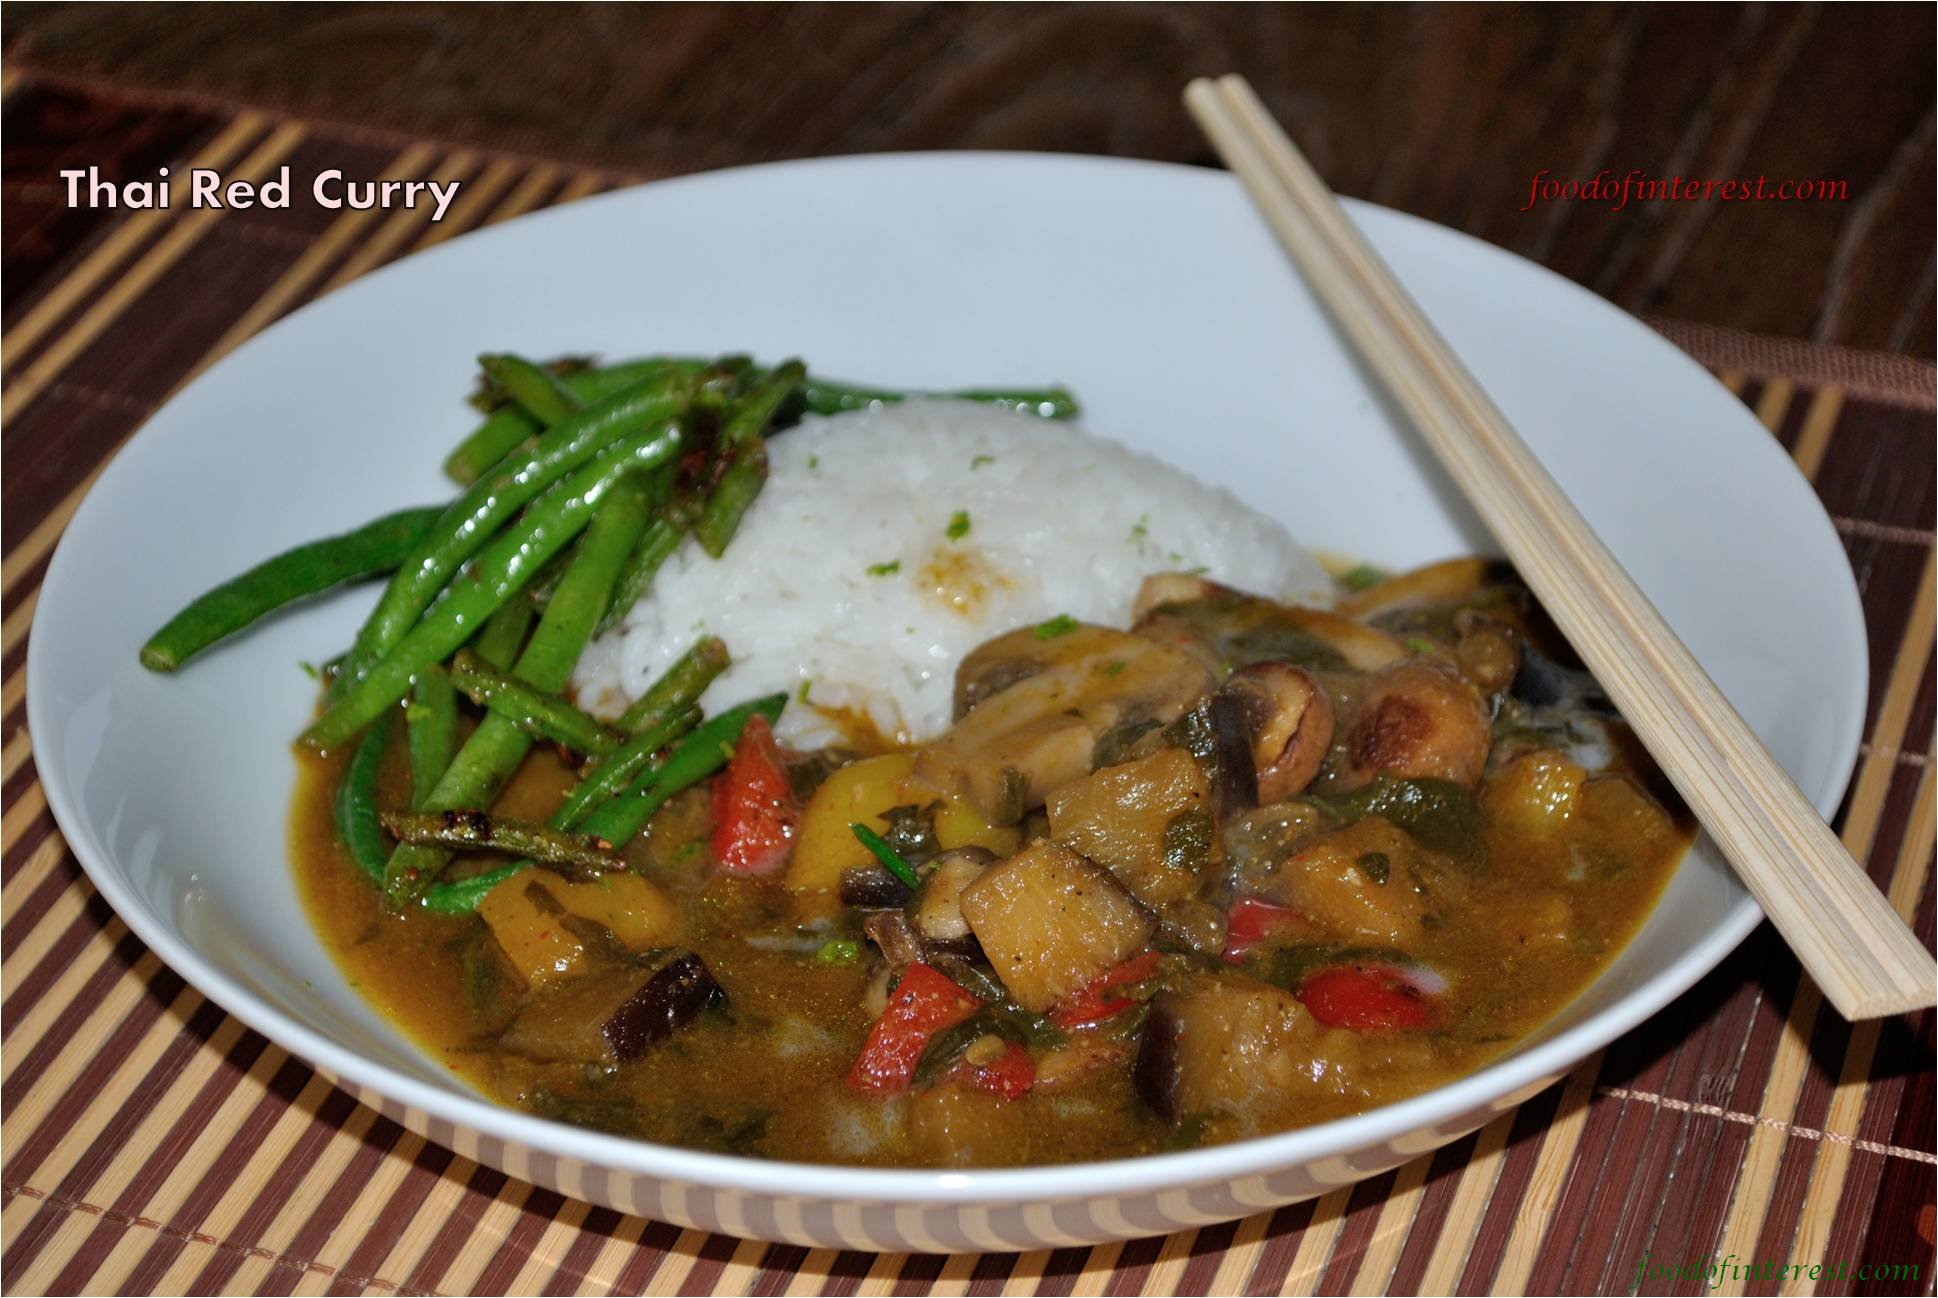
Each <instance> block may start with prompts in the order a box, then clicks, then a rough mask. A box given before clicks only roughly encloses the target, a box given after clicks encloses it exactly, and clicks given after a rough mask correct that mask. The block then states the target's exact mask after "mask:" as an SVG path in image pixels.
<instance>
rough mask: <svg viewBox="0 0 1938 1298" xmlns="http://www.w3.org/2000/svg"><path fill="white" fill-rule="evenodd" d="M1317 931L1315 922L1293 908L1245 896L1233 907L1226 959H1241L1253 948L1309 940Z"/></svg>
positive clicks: (1226, 936) (1226, 930)
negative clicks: (1280, 942)
mask: <svg viewBox="0 0 1938 1298" xmlns="http://www.w3.org/2000/svg"><path fill="white" fill-rule="evenodd" d="M1313 932H1314V925H1313V923H1312V921H1311V920H1309V919H1307V918H1306V917H1305V916H1304V915H1301V914H1300V913H1299V912H1298V911H1296V910H1294V909H1293V908H1292V907H1290V906H1279V905H1275V904H1273V903H1272V902H1269V901H1263V900H1261V899H1259V898H1257V897H1241V898H1239V899H1238V901H1237V902H1236V903H1234V904H1233V906H1232V908H1231V919H1230V920H1229V921H1228V922H1227V924H1226V926H1225V959H1227V960H1237V959H1240V958H1241V957H1243V956H1244V955H1245V954H1246V953H1247V952H1248V951H1250V950H1251V949H1252V948H1253V947H1258V946H1265V945H1267V944H1270V943H1274V942H1279V941H1297V940H1301V939H1307V938H1310V937H1311V936H1312V934H1313Z"/></svg>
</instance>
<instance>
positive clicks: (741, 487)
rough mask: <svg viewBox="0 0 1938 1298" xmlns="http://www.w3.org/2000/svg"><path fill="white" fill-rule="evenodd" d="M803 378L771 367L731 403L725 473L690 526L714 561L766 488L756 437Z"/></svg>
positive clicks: (788, 367)
mask: <svg viewBox="0 0 1938 1298" xmlns="http://www.w3.org/2000/svg"><path fill="white" fill-rule="evenodd" d="M806 374H807V367H806V366H804V365H802V364H801V362H799V361H788V362H786V363H785V364H782V365H780V366H778V367H776V368H775V369H774V370H773V371H772V372H770V373H768V374H767V375H765V376H764V377H762V378H761V379H760V381H759V382H758V383H756V384H755V385H754V388H753V390H752V391H751V392H749V393H748V394H747V395H746V396H745V397H743V398H742V399H741V400H740V401H739V402H737V403H735V405H734V408H733V410H732V411H731V412H730V413H729V414H728V416H727V423H726V426H725V427H723V428H722V429H721V430H720V446H721V450H722V451H723V452H724V453H725V454H726V456H727V467H726V469H725V471H724V472H722V473H721V475H720V480H719V481H718V482H717V483H715V484H714V488H713V491H712V492H711V493H709V495H708V496H707V501H706V504H705V505H703V506H701V508H700V517H699V518H698V519H696V520H695V521H694V524H693V536H694V539H696V540H698V541H699V543H700V546H701V548H702V549H704V550H705V551H706V552H707V553H708V554H710V555H712V556H713V557H714V558H716V559H718V558H719V557H720V556H721V554H722V553H724V552H725V550H726V548H727V542H729V541H731V540H732V539H733V534H734V531H735V529H737V528H738V527H739V526H740V519H741V516H742V515H743V514H745V513H746V512H747V507H748V506H749V505H751V504H753V503H754V497H755V496H758V495H759V494H760V489H761V487H763V486H764V485H766V482H767V444H766V442H765V441H763V440H762V438H761V434H762V433H763V432H765V431H766V429H767V425H769V424H770V423H772V422H773V421H774V415H775V414H776V413H777V412H778V411H779V410H780V408H781V406H782V404H783V403H785V402H786V400H787V399H788V397H789V396H791V395H792V394H793V392H794V390H795V389H796V388H797V387H799V386H800V384H801V380H802V378H803V377H804V376H805V375H806Z"/></svg>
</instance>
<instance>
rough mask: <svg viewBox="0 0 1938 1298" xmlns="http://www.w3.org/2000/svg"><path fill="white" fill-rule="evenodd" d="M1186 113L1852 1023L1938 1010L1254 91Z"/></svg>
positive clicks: (1895, 940) (1932, 976)
mask: <svg viewBox="0 0 1938 1298" xmlns="http://www.w3.org/2000/svg"><path fill="white" fill-rule="evenodd" d="M1184 102H1185V105H1186V107H1188V108H1189V109H1190V111H1191V114H1192V116H1194V117H1195V118H1196V119H1197V121H1198V124H1199V126H1201V127H1202V128H1203V129H1204V132H1205V134H1206V135H1207V136H1209V137H1210V139H1211V142H1212V145H1213V146H1214V147H1215V148H1216V149H1217V150H1218V152H1219V154H1220V156H1222V157H1223V158H1224V160H1225V163H1226V165H1227V166H1229V167H1230V168H1231V169H1232V171H1233V172H1234V173H1236V174H1237V176H1238V178H1239V180H1241V181H1242V182H1243V183H1244V185H1245V188H1246V189H1247V190H1248V191H1249V192H1250V194H1251V197H1252V201H1253V202H1254V203H1255V204H1256V205H1257V206H1258V209H1259V211H1260V213H1261V214H1262V215H1263V216H1264V217H1265V219H1266V221H1267V223H1269V224H1270V225H1271V227H1272V231H1273V233H1275V234H1276V235H1277V236H1278V239H1279V242H1280V243H1281V244H1283V245H1284V246H1285V250H1286V252H1287V253H1289V254H1290V255H1291V257H1292V260H1293V262H1294V263H1295V264H1297V266H1298V267H1299V270H1300V271H1301V272H1302V273H1303V274H1304V276H1305V279H1306V281H1307V283H1308V284H1309V285H1310V286H1311V287H1312V290H1313V292H1314V293H1315V294H1316V295H1317V296H1318V297H1319V299H1320V300H1321V301H1322V302H1324V303H1325V305H1326V308H1327V309H1328V310H1329V311H1330V312H1331V313H1332V316H1333V318H1334V320H1335V321H1336V323H1337V324H1338V325H1339V328H1340V329H1341V331H1342V332H1343V333H1344V334H1345V335H1346V337H1347V338H1348V340H1350V341H1351V343H1352V344H1353V346H1354V347H1355V348H1356V349H1357V350H1358V351H1359V353H1360V356H1361V358H1362V359H1364V360H1365V361H1366V363H1367V364H1368V365H1369V366H1370V367H1371V368H1372V369H1373V371H1374V372H1375V373H1376V374H1378V375H1379V377H1380V378H1381V380H1382V381H1383V382H1384V383H1385V385H1386V387H1387V388H1388V390H1389V391H1390V392H1391V393H1392V395H1393V397H1394V399H1395V400H1396V401H1398V403H1399V404H1400V406H1401V408H1403V409H1404V410H1405V411H1406V412H1407V414H1408V415H1409V416H1410V417H1411V418H1412V420H1413V422H1414V424H1415V425H1416V426H1417V427H1418V428H1419V430H1420V432H1421V434H1422V435H1423V436H1424V437H1425V439H1426V443H1427V445H1428V447H1430V448H1431V449H1432V451H1433V453H1434V455H1435V456H1436V457H1437V458H1438V459H1439V461H1440V463H1441V465H1442V466H1443V467H1444V468H1445V469H1446V470H1447V471H1448V473H1449V474H1451V475H1452V476H1453V479H1454V481H1455V482H1456V483H1457V484H1458V485H1459V486H1460V489H1461V491H1462V492H1463V493H1464V494H1465V495H1466V497H1467V499H1468V501H1469V503H1471V504H1472V505H1473V506H1474V508H1475V509H1476V510H1477V511H1478V512H1479V513H1480V516H1481V517H1482V518H1483V519H1484V520H1486V522H1487V524H1488V526H1489V527H1490V528H1491V529H1492V530H1493V533H1494V535H1495V537H1496V538H1497V539H1498V540H1499V541H1500V543H1501V546H1502V548H1503V549H1504V550H1505V551H1506V552H1507V557H1508V558H1509V559H1511V560H1512V561H1513V562H1514V565H1515V567H1517V568H1518V569H1519V570H1520V572H1521V575H1522V577H1523V578H1525V579H1526V581H1527V583H1528V586H1529V588H1530V589H1532V590H1533V592H1534V593H1535V595H1536V596H1537V597H1538V598H1539V599H1540V600H1541V603H1542V605H1543V606H1544V607H1545V608H1546V609H1547V611H1548V613H1549V615H1550V616H1551V617H1552V618H1553V619H1554V622H1555V624H1556V625H1557V626H1558V627H1560V629H1561V630H1562V632H1563V633H1564V634H1565V635H1567V637H1568V639H1569V641H1570V642H1571V643H1572V644H1573V645H1574V647H1575V649H1576V651H1577V652H1579V653H1580V654H1581V657H1582V660H1583V661H1584V662H1586V663H1587V664H1588V666H1589V668H1590V669H1591V670H1592V671H1593V672H1594V673H1595V676H1596V677H1597V679H1599V680H1600V681H1601V683H1602V686H1603V687H1604V688H1605V689H1606V690H1607V691H1608V693H1609V696H1610V697H1611V698H1613V699H1614V701H1615V703H1616V705H1617V706H1618V707H1620V708H1621V710H1622V715H1623V716H1624V717H1625V718H1626V719H1627V720H1628V722H1629V724H1630V725H1631V726H1633V727H1634V729H1635V731H1636V733H1637V734H1638V735H1640V736H1641V738H1642V741H1643V743H1645V744H1646V745H1647V746H1648V749H1649V752H1650V753H1651V754H1653V755H1654V757H1655V759H1656V761H1657V762H1658V763H1660V765H1661V766H1662V769H1663V770H1664V772H1666V773H1667V774H1668V776H1669V779H1670V780H1671V781H1672V782H1673V783H1674V784H1675V786H1676V788H1677V790H1678V791H1679V792H1680V793H1681V794H1682V796H1683V798H1684V799H1685V800H1686V801H1687V802H1688V803H1689V806H1690V807H1691V808H1692V809H1693V810H1694V811H1695V813H1696V816H1697V818H1698V819H1699V820H1700V821H1701V822H1702V825H1703V827H1704V828H1705V829H1707V830H1708V831H1709V834H1710V837H1711V838H1713V839H1714V840H1715V841H1716V843H1717V845H1718V846H1719V847H1721V848H1722V849H1723V853H1724V855H1725V856H1727V857H1728V858H1729V860H1730V862H1731V863H1732V864H1733V865H1734V866H1735V867H1736V871H1737V873H1738V874H1739V875H1740V876H1741V877H1742V879H1743V882H1744V883H1745V884H1747V885H1748V887H1749V889H1750V891H1751V892H1752V893H1754V894H1755V896H1756V899H1757V901H1758V902H1759V903H1760V904H1761V905H1762V907H1763V911H1764V913H1765V914H1766V915H1768V916H1769V917H1770V920H1771V922H1772V923H1774V924H1775V925H1776V927H1777V930H1778V931H1779V932H1780V933H1782V934H1783V937H1784V939H1785V940H1786V941H1787V942H1788V943H1789V944H1790V947H1791V949H1792V950H1793V951H1795V952H1796V954H1797V957H1798V959H1799V960H1801V961H1802V962H1803V966H1804V968H1805V969H1806V970H1808V971H1809V973H1810V976H1811V977H1812V978H1813V979H1815V980H1816V983H1817V985H1818V987H1819V988H1821V989H1822V991H1823V993H1824V996H1825V997H1826V998H1827V999H1828V1000H1829V1001H1830V1003H1831V1004H1832V1005H1834V1006H1836V1007H1837V1009H1838V1010H1839V1011H1840V1012H1842V1013H1843V1015H1844V1016H1845V1017H1846V1018H1851V1019H1860V1018H1873V1017H1876V1016H1879V1015H1884V1014H1897V1013H1902V1012H1905V1011H1909V1010H1915V1009H1920V1008H1922V1007H1924V1006H1928V1005H1931V1004H1932V1003H1933V1002H1934V999H1938V969H1935V968H1934V965H1933V961H1932V957H1931V955H1930V954H1929V953H1928V952H1926V950H1925V949H1924V946H1923V944H1922V943H1920V942H1919V941H1918V939H1917V938H1916V937H1915V936H1914V935H1913V934H1912V932H1911V930H1910V929H1909V928H1908V927H1906V926H1905V923H1904V921H1903V920H1902V919H1900V918H1899V916H1898V914H1897V912H1896V911H1894V910H1893V909H1892V908H1891V906H1890V904H1889V903H1888V902H1886V901H1885V899H1884V897H1883V896H1882V895H1881V894H1880V893H1879V892H1878V890H1877V889H1876V888H1875V887H1873V886H1872V884H1871V881H1870V879H1869V878H1868V877H1866V875H1865V873H1864V871H1863V870H1862V869H1861V868H1860V867H1859V866H1858V864H1857V862H1856V861H1854V860H1852V859H1851V855H1850V853H1849V852H1847V851H1845V850H1844V846H1843V844H1842V843H1840V842H1839V841H1838V840H1837V836H1836V835H1835V834H1833V833H1832V832H1831V830H1830V827H1829V826H1827V825H1826V824H1824V822H1823V820H1822V819H1821V818H1820V817H1819V816H1818V815H1817V812H1816V810H1815V809H1814V808H1813V807H1812V806H1811V805H1810V802H1809V800H1808V799H1806V798H1805V797H1804V796H1803V793H1802V792H1801V791H1800V790H1799V789H1798V788H1797V786H1796V784H1795V783H1794V782H1792V781H1791V779H1790V777H1789V776H1788V775H1787V774H1785V773H1784V771H1783V769H1782V768H1781V767H1780V766H1778V765H1777V763H1776V759H1775V758H1773V757H1771V756H1770V754H1769V752H1768V750H1766V749H1765V748H1764V747H1763V745H1762V743H1761V742H1760V741H1759V740H1758V739H1757V737H1756V735H1755V734H1754V733H1753V732H1752V731H1751V730H1750V728H1749V726H1748V725H1747V724H1745V723H1744V721H1743V718H1742V717H1741V716H1739V715H1738V714H1737V712H1736V709H1734V708H1733V707H1731V706H1730V704H1729V701H1728V700H1727V699H1725V698H1724V697H1723V694H1722V691H1721V690H1719V689H1717V688H1716V685H1715V682H1713V681H1711V680H1710V679H1709V676H1708V675H1707V674H1706V673H1705V672H1704V671H1703V669H1702V667H1701V665H1700V664H1698V663H1697V662H1696V659H1695V657H1694V655H1692V654H1691V653H1690V652H1689V650H1688V648H1687V647H1686V646H1685V645H1684V644H1683V643H1682V641H1681V640H1679V639H1677V638H1676V635H1675V632H1673V631H1671V630H1670V629H1669V624H1668V623H1667V622H1665V621H1664V620H1663V618H1662V615H1661V614H1660V613H1658V612H1657V611H1656V609H1655V606H1654V605H1653V604H1651V603H1650V602H1649V599H1648V597H1647V596H1646V595H1644V594H1643V593H1642V591H1641V588H1640V587H1638V586H1637V585H1636V584H1635V581H1634V579H1633V578H1631V577H1630V576H1629V575H1628V573H1627V571H1625V570H1624V569H1623V567H1622V565H1621V564H1620V563H1618V562H1616V560H1615V556H1614V555H1612V554H1610V553H1609V551H1608V547H1607V546H1605V545H1603V544H1602V542H1601V540H1600V539H1599V538H1598V537H1596V535H1595V534H1594V532H1593V531H1591V530H1590V529H1589V527H1588V524H1587V522H1586V521H1585V520H1584V519H1583V518H1582V516H1581V514H1580V513H1579V512H1578V511H1577V510H1576V509H1575V507H1574V505H1573V504H1572V503H1570V501H1569V500H1568V498H1567V496H1565V495H1564V494H1563V493H1562V491H1561V488H1560V487H1559V486H1558V485H1557V484H1556V483H1555V481H1554V479H1553V478H1552V477H1550V476H1548V472H1547V470H1545V469H1543V468H1542V467H1541V464H1540V462H1539V461H1538V460H1536V459H1535V458H1534V456H1533V454H1532V453H1531V452H1530V451H1529V450H1528V447H1527V444H1526V443H1525V442H1523V441H1522V440H1521V438H1520V435H1519V434H1518V433H1516V432H1515V431H1514V429H1513V428H1512V427H1511V426H1510V425H1509V424H1508V422H1507V419H1506V417H1505V416H1504V415H1502V414H1501V412H1500V410H1499V409H1498V408H1496V407H1495V405H1494V403H1493V402H1492V401H1490V400H1489V399H1488V397H1487V394H1486V393H1485V392H1484V391H1482V389H1481V387H1480V384H1479V383H1478V382H1477V381H1476V380H1475V378H1474V376H1473V375H1472V374H1471V373H1469V372H1468V370H1467V368H1466V367H1465V366H1464V365H1462V364H1461V362H1460V359H1459V357H1457V356H1455V355H1454V353H1453V351H1452V350H1451V349H1450V348H1449V347H1448V346H1447V343H1446V341H1445V340H1444V339H1443V338H1441V336H1440V334H1439V332H1438V331H1437V330H1435V329H1434V327H1433V325H1432V323H1431V322H1429V321H1428V320H1427V318H1426V316H1425V315H1423V314H1422V313H1421V311H1420V308H1419V307H1418V306H1417V305H1416V304H1415V303H1414V301H1413V299H1412V298H1411V297H1410V296H1408V294H1407V292H1406V290H1405V289H1404V288H1402V287H1401V286H1400V284H1399V281H1398V280H1396V279H1395V278H1394V276H1393V273H1392V271H1391V270H1389V269H1388V268H1387V266H1386V263H1385V262H1383V261H1382V260H1381V259H1380V257H1379V254H1378V253H1376V252H1374V251H1373V248H1372V245H1371V244H1369V243H1368V242H1367V241H1366V239H1365V237H1364V236H1362V235H1361V234H1360V233H1359V231H1358V230H1357V229H1355V228H1354V227H1353V225H1352V223H1351V221H1349V220H1348V219H1347V217H1346V213H1345V210H1344V209H1343V208H1341V207H1340V205H1339V202H1338V200H1337V199H1335V198H1334V197H1333V195H1332V192H1331V190H1329V189H1328V188H1327V187H1326V184H1325V182H1324V181H1323V180H1321V179H1320V178H1319V175H1318V173H1317V172H1316V171H1314V170H1313V169H1312V165H1311V164H1310V163H1309V162H1307V161H1306V159H1305V157H1304V155H1303V154H1301V153H1300V152H1299V151H1298V149H1297V148H1296V147H1294V145H1293V144H1292V142H1291V141H1290V140H1289V139H1287V138H1286V136H1285V133H1284V132H1283V131H1281V130H1280V129H1279V127H1278V124H1277V123H1276V122H1274V121H1273V120H1272V117H1271V114H1270V113H1269V112H1268V111H1267V110H1266V108H1265V105H1264V104H1263V103H1261V102H1260V101H1259V98H1258V96H1257V95H1256V94H1255V93H1253V91H1252V88H1251V86H1250V85H1249V84H1247V83H1246V81H1245V79H1244V78H1242V77H1237V76H1227V77H1221V78H1219V79H1217V80H1215V81H1213V80H1209V79H1199V80H1197V81H1193V82H1192V83H1191V84H1190V86H1189V87H1187V88H1186V90H1185V92H1184Z"/></svg>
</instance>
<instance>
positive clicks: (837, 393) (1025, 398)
mask: <svg viewBox="0 0 1938 1298" xmlns="http://www.w3.org/2000/svg"><path fill="white" fill-rule="evenodd" d="M915 398H923V399H927V400H934V401H977V402H981V403H982V404H984V405H990V406H1001V407H1003V408H1004V409H1006V410H1014V411H1017V412H1018V413H1020V414H1026V415H1036V416H1037V417H1038V418H1041V419H1074V418H1076V417H1077V414H1078V406H1077V398H1076V396H1075V394H1073V393H1072V392H1071V391H1070V390H1069V389H1068V388H1061V387H1049V388H956V389H954V390H951V391H942V392H919V391H916V392H896V391H891V390H889V389H886V388H869V387H863V386H862V385H860V384H858V383H844V382H842V381H841V380H839V379H824V378H821V377H820V376H819V375H814V374H810V375H809V376H808V377H807V381H806V382H805V383H804V384H803V385H802V387H801V401H802V406H803V408H804V409H805V410H806V411H807V412H808V413H809V414H814V415H836V414H840V413H841V412H842V411H844V410H864V409H867V408H868V407H870V406H892V405H895V404H896V403H898V402H902V401H908V400H911V399H915Z"/></svg>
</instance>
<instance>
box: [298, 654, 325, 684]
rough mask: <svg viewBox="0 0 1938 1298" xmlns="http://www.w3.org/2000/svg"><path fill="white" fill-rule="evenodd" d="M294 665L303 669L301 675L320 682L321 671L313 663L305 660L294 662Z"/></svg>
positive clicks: (321, 677)
mask: <svg viewBox="0 0 1938 1298" xmlns="http://www.w3.org/2000/svg"><path fill="white" fill-rule="evenodd" d="M296 665H297V666H298V667H301V668H302V669H303V674H304V675H305V676H307V677H309V678H310V679H311V680H313V681H320V680H322V679H323V672H322V669H321V668H319V667H318V666H317V665H316V664H315V663H313V662H311V661H309V660H308V659H307V658H300V659H298V660H297V662H296Z"/></svg>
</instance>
